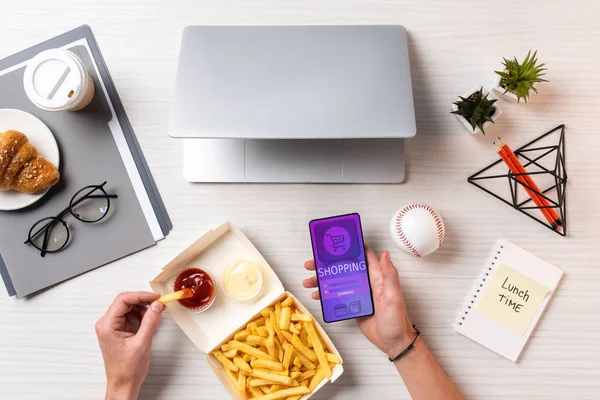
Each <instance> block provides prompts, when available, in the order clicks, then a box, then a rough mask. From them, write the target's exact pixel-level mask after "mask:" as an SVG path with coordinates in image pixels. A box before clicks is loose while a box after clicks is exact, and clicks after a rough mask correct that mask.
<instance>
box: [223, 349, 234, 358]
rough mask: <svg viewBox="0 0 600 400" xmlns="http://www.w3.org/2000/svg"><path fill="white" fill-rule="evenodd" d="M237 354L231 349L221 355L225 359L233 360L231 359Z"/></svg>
mask: <svg viewBox="0 0 600 400" xmlns="http://www.w3.org/2000/svg"><path fill="white" fill-rule="evenodd" d="M237 352H238V351H237V349H231V350H228V351H224V352H223V355H224V356H225V357H227V358H233V357H235V356H237Z"/></svg>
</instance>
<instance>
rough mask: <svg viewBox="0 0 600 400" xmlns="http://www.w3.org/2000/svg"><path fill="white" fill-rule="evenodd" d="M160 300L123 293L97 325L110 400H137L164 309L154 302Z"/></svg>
mask: <svg viewBox="0 0 600 400" xmlns="http://www.w3.org/2000/svg"><path fill="white" fill-rule="evenodd" d="M158 297H159V295H157V294H155V293H148V292H126V293H120V294H119V295H118V296H117V297H116V298H115V301H114V302H113V304H112V305H111V306H110V308H109V309H108V311H107V312H106V314H104V316H102V318H100V319H99V320H98V322H96V334H97V335H98V342H99V343H100V349H101V350H102V358H104V367H105V369H106V380H107V389H106V398H107V399H119V400H121V399H122V400H129V399H137V397H138V394H139V391H140V388H141V386H142V383H143V382H144V379H146V375H147V374H148V370H149V368H150V347H151V346H152V337H153V336H154V332H155V331H156V328H157V327H158V324H159V323H160V318H161V314H162V312H163V311H164V309H165V306H164V304H162V303H159V302H157V301H155V300H156V299H158ZM152 302H154V303H152ZM150 303H152V304H150Z"/></svg>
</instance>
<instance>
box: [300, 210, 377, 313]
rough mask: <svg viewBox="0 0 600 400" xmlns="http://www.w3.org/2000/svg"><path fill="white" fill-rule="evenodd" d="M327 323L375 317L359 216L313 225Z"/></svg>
mask: <svg viewBox="0 0 600 400" xmlns="http://www.w3.org/2000/svg"><path fill="white" fill-rule="evenodd" d="M310 236H311V238H312V246H313V252H314V256H315V265H316V268H317V278H318V281H319V291H320V292H321V304H322V307H323V318H324V319H325V322H334V321H340V320H344V319H349V318H358V317H363V316H366V315H371V314H373V301H372V297H371V286H370V285H369V275H368V272H367V262H366V259H365V250H364V248H365V246H364V243H363V237H362V228H361V225H360V217H359V215H358V214H350V215H342V216H339V217H332V218H326V219H321V220H315V221H311V222H310Z"/></svg>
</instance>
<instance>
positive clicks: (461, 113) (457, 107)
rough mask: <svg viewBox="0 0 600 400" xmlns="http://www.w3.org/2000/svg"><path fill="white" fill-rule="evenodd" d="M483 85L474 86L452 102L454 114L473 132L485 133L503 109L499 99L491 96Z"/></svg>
mask: <svg viewBox="0 0 600 400" xmlns="http://www.w3.org/2000/svg"><path fill="white" fill-rule="evenodd" d="M488 96H489V93H487V92H486V91H484V89H483V87H480V88H479V89H478V88H477V87H474V88H473V89H471V90H469V91H468V92H467V93H466V94H465V95H464V96H459V99H460V100H458V101H455V102H454V103H452V114H454V115H456V116H457V117H458V119H459V120H460V122H462V123H463V125H464V126H465V128H467V129H468V130H469V132H471V133H472V134H476V133H479V132H481V133H483V134H484V135H485V126H486V125H487V124H490V123H494V122H496V119H497V118H498V117H499V116H500V114H502V110H501V109H500V107H499V106H498V105H497V104H496V101H498V100H497V99H492V98H489V97H488Z"/></svg>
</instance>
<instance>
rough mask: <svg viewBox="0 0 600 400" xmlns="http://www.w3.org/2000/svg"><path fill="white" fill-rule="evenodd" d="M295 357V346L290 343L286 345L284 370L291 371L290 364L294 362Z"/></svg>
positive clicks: (283, 362)
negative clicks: (293, 357)
mask: <svg viewBox="0 0 600 400" xmlns="http://www.w3.org/2000/svg"><path fill="white" fill-rule="evenodd" d="M293 355H294V346H292V345H291V344H290V343H286V345H285V352H284V354H283V361H282V364H283V369H290V362H291V361H292V356H293Z"/></svg>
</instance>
